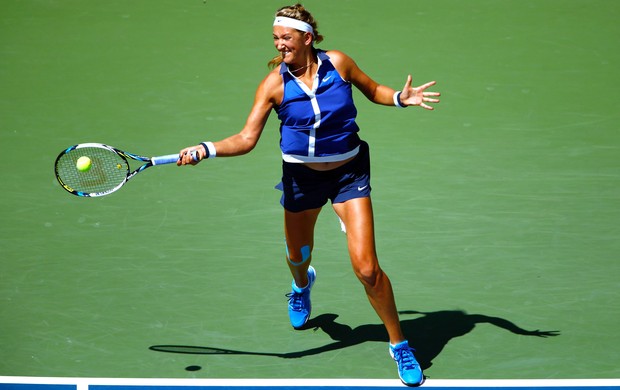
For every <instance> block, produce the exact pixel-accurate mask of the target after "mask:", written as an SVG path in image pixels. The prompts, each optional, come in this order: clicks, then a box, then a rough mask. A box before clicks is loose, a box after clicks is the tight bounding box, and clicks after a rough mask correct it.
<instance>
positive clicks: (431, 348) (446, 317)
mask: <svg viewBox="0 0 620 390" xmlns="http://www.w3.org/2000/svg"><path fill="white" fill-rule="evenodd" d="M399 314H401V316H404V315H416V316H417V317H416V318H413V319H405V320H401V327H402V329H403V333H404V334H405V337H406V338H407V339H408V340H409V344H410V345H411V346H413V347H415V349H416V352H415V355H416V358H417V359H418V361H419V363H420V365H421V366H422V368H423V369H426V368H429V367H430V366H431V365H432V364H433V363H432V362H433V359H434V358H435V357H437V356H438V355H439V354H440V353H441V351H442V350H443V349H444V347H445V346H446V345H447V344H448V342H449V341H450V340H452V339H453V338H456V337H462V336H465V335H466V334H468V333H469V332H471V331H472V330H474V329H475V327H476V325H477V324H483V323H484V324H491V325H495V326H497V327H499V328H501V329H504V330H506V331H509V332H511V333H514V334H517V335H524V336H534V337H542V338H545V337H553V336H559V335H560V332H559V331H540V330H526V329H523V328H521V327H519V326H517V325H515V324H514V323H512V322H510V321H508V320H506V319H503V318H499V317H490V316H486V315H482V314H467V313H466V312H465V311H462V310H444V311H436V312H419V311H415V310H406V311H401V312H399ZM337 318H338V315H337V314H332V313H328V314H321V315H319V316H317V317H314V318H312V319H311V320H310V321H308V323H307V324H306V325H305V326H304V327H303V328H301V329H300V330H311V329H313V330H314V331H318V330H321V331H323V332H325V333H326V334H327V335H328V336H329V337H330V338H331V339H332V340H334V342H333V343H330V344H326V345H323V346H320V347H317V348H311V349H306V350H302V351H295V352H284V353H280V352H255V351H239V350H231V349H224V348H214V347H202V346H183V345H153V346H151V347H149V349H150V350H152V351H157V352H167V353H181V354H193V355H252V356H268V357H277V358H282V359H298V358H303V357H305V356H311V355H317V354H321V353H325V352H329V351H334V350H338V349H343V348H348V347H351V346H354V345H358V344H362V343H366V342H384V343H387V342H388V341H389V338H388V335H387V332H386V330H385V327H384V326H383V324H366V325H361V326H358V327H356V328H352V327H350V326H349V325H346V324H341V323H338V322H336V319H337Z"/></svg>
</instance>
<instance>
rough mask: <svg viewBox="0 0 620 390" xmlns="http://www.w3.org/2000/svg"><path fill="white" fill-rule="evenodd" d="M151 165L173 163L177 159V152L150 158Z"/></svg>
mask: <svg viewBox="0 0 620 390" xmlns="http://www.w3.org/2000/svg"><path fill="white" fill-rule="evenodd" d="M151 161H152V162H153V165H161V164H173V163H176V162H177V161H179V154H178V153H176V154H168V155H166V156H157V157H153V158H152V159H151Z"/></svg>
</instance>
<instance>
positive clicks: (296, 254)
mask: <svg viewBox="0 0 620 390" xmlns="http://www.w3.org/2000/svg"><path fill="white" fill-rule="evenodd" d="M311 256H312V248H310V245H304V246H302V247H301V248H300V249H299V251H293V250H290V248H289V247H288V245H287V246H286V259H287V260H288V262H289V263H291V265H293V266H299V265H302V264H303V263H305V262H306V261H308V260H309V259H310V257H311Z"/></svg>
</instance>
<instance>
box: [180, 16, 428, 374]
mask: <svg viewBox="0 0 620 390" xmlns="http://www.w3.org/2000/svg"><path fill="white" fill-rule="evenodd" d="M322 40H323V37H322V36H321V34H319V31H318V30H317V22H316V21H315V19H314V17H313V16H312V15H311V14H310V12H308V11H307V10H306V9H305V8H304V7H303V6H302V5H301V4H295V5H293V6H287V7H283V8H281V9H279V10H278V11H277V12H276V16H275V20H274V22H273V42H274V45H275V48H276V50H277V51H278V55H277V56H276V57H275V58H273V59H272V60H271V61H270V62H269V65H270V67H272V68H273V69H272V71H271V72H269V74H267V76H266V77H265V79H264V80H263V81H262V82H261V83H260V85H259V87H258V89H257V91H256V95H255V100H254V105H253V107H252V109H251V111H250V114H249V116H248V118H247V121H246V123H245V126H244V127H243V129H242V130H241V131H240V132H239V133H237V134H235V135H232V136H230V137H228V138H225V139H223V140H220V141H218V142H202V143H201V144H199V145H195V146H191V147H188V148H185V149H183V150H181V152H180V159H179V162H178V165H187V164H192V165H194V164H196V162H195V161H193V159H192V157H191V155H190V153H191V152H192V151H197V152H198V154H199V156H200V160H205V159H210V158H214V157H216V156H218V157H229V156H238V155H243V154H246V153H249V152H250V151H251V150H252V149H254V147H255V146H256V143H257V142H258V140H259V138H260V136H261V133H262V131H263V128H264V126H265V123H266V122H267V118H268V117H269V114H270V113H271V111H272V110H273V111H275V112H276V113H277V115H278V119H279V120H280V122H281V124H280V134H281V142H280V147H281V151H282V160H283V162H282V181H281V183H280V184H279V186H278V188H279V189H280V190H282V197H281V204H282V206H283V208H284V232H285V238H286V248H285V249H286V261H287V264H288V267H289V268H290V271H291V273H292V276H293V283H292V291H291V293H290V294H288V295H287V297H288V311H289V317H290V321H291V325H292V326H293V327H294V328H296V329H299V328H302V327H303V326H304V324H306V322H307V321H308V319H309V318H310V313H311V301H310V291H311V289H312V286H313V284H314V283H315V281H316V277H317V273H316V271H315V269H314V267H312V266H311V265H310V264H311V262H312V249H313V247H314V226H315V223H316V221H317V218H318V215H319V212H320V211H321V208H322V207H323V206H324V205H325V204H326V203H327V202H328V201H330V202H331V204H332V207H333V209H334V211H335V212H336V214H337V215H338V217H339V218H340V220H341V221H342V227H343V230H345V231H346V235H347V242H348V249H349V256H350V259H351V263H352V266H353V270H354V272H355V275H356V276H357V277H358V278H359V280H360V281H361V283H362V284H363V286H364V288H365V291H366V295H367V296H368V299H369V300H370V304H371V305H372V307H373V308H374V309H375V311H376V312H377V314H378V316H379V317H380V319H381V320H382V321H383V324H384V325H385V327H386V329H387V332H388V335H389V339H390V345H389V353H390V355H391V356H392V358H393V359H394V360H395V361H396V363H397V366H398V374H399V377H400V379H401V380H402V381H403V383H405V384H406V385H409V386H417V385H420V384H422V382H423V381H424V376H423V374H422V370H421V368H420V365H419V364H418V362H417V361H416V359H415V357H414V354H413V352H414V350H413V349H412V348H410V347H409V345H408V342H407V340H406V339H405V337H404V335H403V332H402V330H401V327H400V322H399V318H398V312H397V310H396V304H395V302H394V294H393V292H392V286H391V284H390V280H389V279H388V276H387V275H386V274H385V273H384V272H383V270H382V269H381V267H380V266H379V260H378V258H377V254H376V249H375V238H374V222H373V211H372V203H371V198H370V191H371V185H370V155H369V148H368V145H367V144H366V142H364V141H362V140H361V139H360V137H359V134H358V132H359V127H358V125H357V123H356V122H355V118H356V115H357V110H356V107H355V105H354V102H353V98H352V86H355V87H356V88H358V89H359V90H360V91H361V92H362V93H363V94H364V95H365V96H366V97H367V98H368V99H369V100H370V101H372V102H374V103H376V104H381V105H385V106H395V107H397V108H399V109H402V108H406V107H408V106H420V107H422V108H425V109H428V110H432V109H433V107H431V106H429V103H438V102H439V100H438V99H437V97H438V96H439V95H440V94H439V93H438V92H427V91H426V89H427V88H428V87H430V86H432V85H434V84H435V82H434V81H433V82H429V83H426V84H424V85H422V86H419V87H416V88H414V87H412V86H411V76H408V77H407V80H406V82H405V86H404V88H403V89H402V91H396V90H394V89H392V88H389V87H387V86H384V85H381V84H378V83H377V82H375V81H374V80H373V79H371V78H370V77H369V76H368V75H367V74H366V73H364V72H363V71H362V70H361V69H360V68H359V67H358V66H357V64H356V63H355V62H354V61H353V59H351V58H350V57H349V56H347V55H346V54H344V53H342V52H340V51H336V50H328V51H323V50H319V49H317V48H315V46H314V45H315V43H319V42H321V41H322Z"/></svg>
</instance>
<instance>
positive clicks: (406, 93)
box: [400, 75, 441, 110]
mask: <svg viewBox="0 0 620 390" xmlns="http://www.w3.org/2000/svg"><path fill="white" fill-rule="evenodd" d="M412 79H413V78H412V77H411V75H409V76H407V82H406V83H405V86H404V87H403V91H402V93H401V94H400V101H401V103H402V104H403V105H405V106H420V107H422V108H425V109H427V110H434V108H433V107H431V106H429V105H428V104H426V103H439V99H435V97H437V96H441V94H440V93H439V92H425V91H426V88H428V87H431V86H433V85H435V84H436V82H435V81H431V82H429V83H426V84H423V85H420V86H419V87H412V86H411V81H412Z"/></svg>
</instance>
